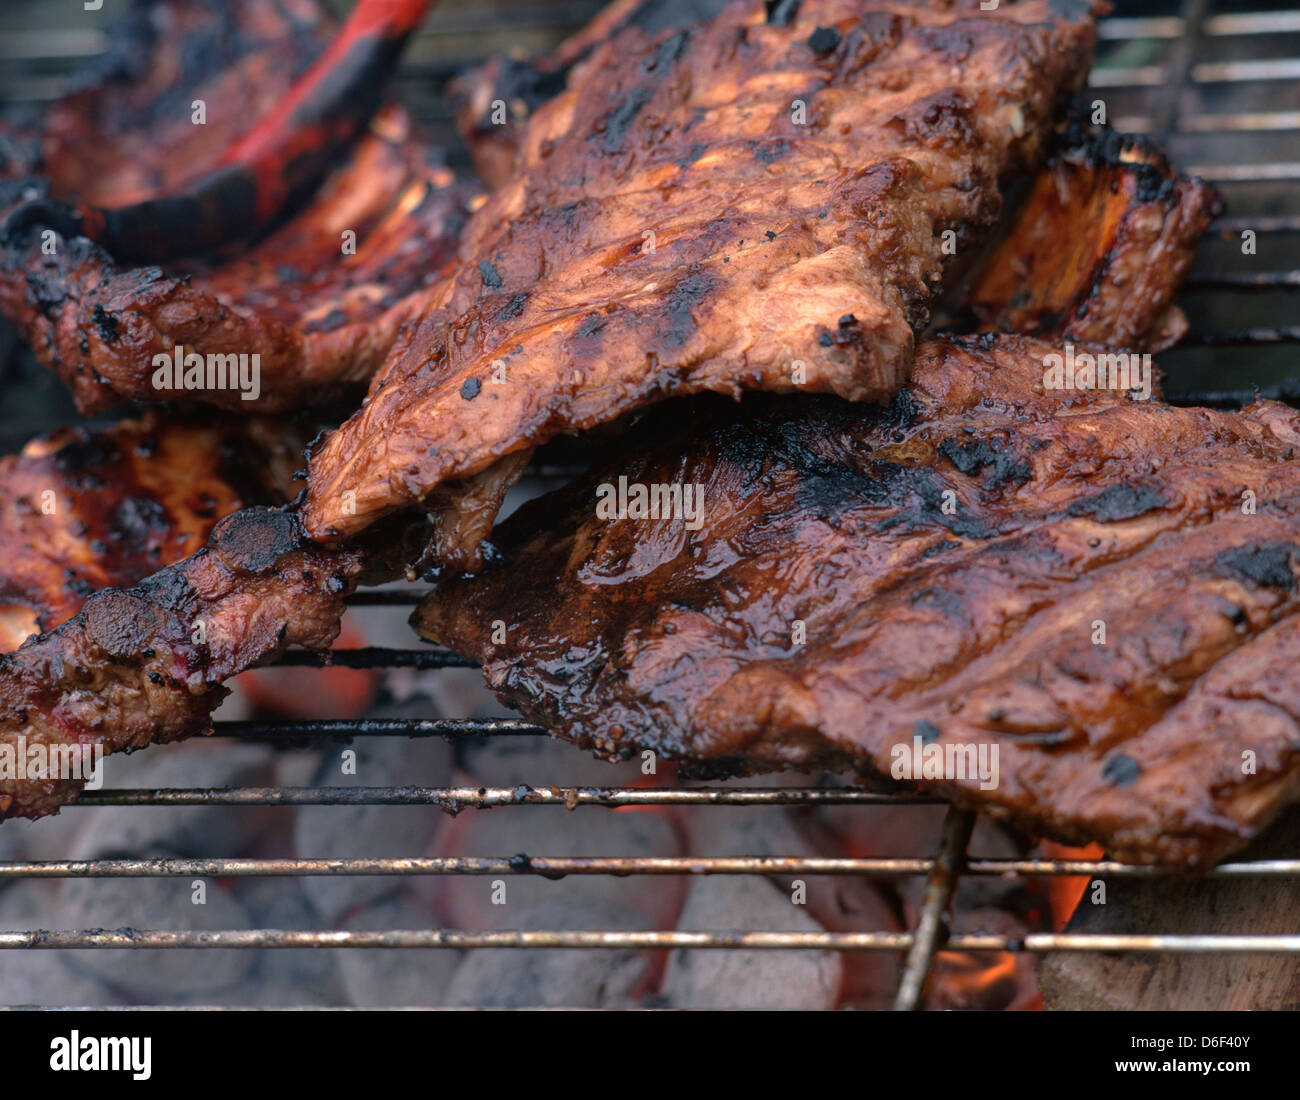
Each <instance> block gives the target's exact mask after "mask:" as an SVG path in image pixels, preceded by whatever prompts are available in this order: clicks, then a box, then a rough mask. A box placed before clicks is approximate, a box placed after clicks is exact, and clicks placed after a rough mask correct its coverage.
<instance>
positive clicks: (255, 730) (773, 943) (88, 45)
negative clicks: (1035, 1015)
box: [0, 0, 1300, 1010]
mask: <svg viewBox="0 0 1300 1100" xmlns="http://www.w3.org/2000/svg"><path fill="white" fill-rule="evenodd" d="M1212 2H1213V0H1185V2H1184V3H1183V4H1182V6H1181V13H1180V15H1178V16H1168V17H1138V18H1128V17H1115V18H1110V19H1106V20H1103V21H1102V22H1101V24H1100V39H1101V43H1102V46H1103V53H1104V47H1105V45H1106V44H1107V43H1116V42H1126V41H1130V40H1133V39H1146V40H1153V41H1157V42H1167V43H1169V49H1168V52H1167V55H1166V56H1165V58H1164V60H1163V62H1162V63H1160V64H1151V65H1131V66H1121V67H1112V66H1107V65H1105V63H1104V60H1103V64H1102V66H1101V67H1099V68H1097V69H1095V70H1094V72H1093V74H1092V77H1091V81H1090V86H1091V87H1092V88H1094V89H1117V90H1133V89H1137V90H1141V89H1144V88H1145V89H1156V88H1159V89H1162V91H1161V93H1160V94H1157V95H1156V97H1155V106H1154V109H1153V110H1152V111H1151V112H1150V115H1149V116H1145V115H1144V116H1131V117H1130V116H1117V117H1115V118H1113V119H1112V122H1113V124H1114V126H1115V128H1116V129H1118V130H1127V131H1133V132H1140V133H1149V134H1152V135H1154V136H1156V137H1157V138H1160V139H1168V138H1169V137H1170V136H1171V135H1194V134H1268V133H1277V132H1285V131H1294V130H1296V129H1300V111H1297V110H1276V111H1271V110H1270V111H1232V112H1225V113H1216V114H1204V113H1199V114H1198V113H1190V114H1186V115H1184V114H1183V113H1182V112H1181V111H1180V105H1181V103H1182V100H1183V98H1184V92H1185V91H1187V90H1188V89H1189V88H1190V89H1195V88H1198V87H1203V86H1209V85H1231V86H1239V85H1245V84H1255V83H1264V84H1267V82H1272V81H1283V80H1295V79H1296V78H1298V77H1300V56H1296V57H1287V58H1263V59H1255V60H1240V59H1236V60H1225V61H1215V60H1200V59H1198V57H1197V50H1198V47H1200V46H1202V45H1205V44H1213V43H1215V42H1220V41H1225V40H1230V39H1236V38H1247V39H1251V40H1262V39H1263V38H1264V37H1265V36H1274V35H1282V36H1285V35H1294V36H1297V37H1296V39H1295V43H1294V49H1295V52H1296V53H1297V54H1300V11H1279V12H1258V13H1225V14H1212V13H1211V12H1210V10H1209V9H1210V7H1211V6H1212ZM599 7H600V4H599V3H560V4H555V5H547V6H537V7H528V8H523V9H518V10H515V11H512V12H511V13H510V19H511V26H512V28H518V29H529V30H543V31H551V32H556V33H558V32H559V31H561V30H569V29H573V28H575V27H576V26H578V25H580V24H581V23H582V22H583V21H585V19H587V18H588V17H590V16H591V15H592V14H594V12H595V11H596V10H598V8H599ZM500 29H501V22H500V17H499V16H498V15H496V14H494V13H492V12H490V11H487V12H481V11H464V10H459V11H438V10H435V13H434V15H433V16H432V17H431V18H430V20H429V21H428V24H427V26H426V29H425V31H424V32H423V33H422V35H421V36H420V38H419V39H418V40H417V42H416V43H415V44H414V46H413V49H412V50H411V56H410V59H409V60H408V62H407V63H406V64H405V65H404V67H403V71H402V73H401V74H400V82H401V87H402V91H403V94H404V97H405V98H407V99H408V101H410V102H412V103H413V105H415V106H417V107H418V108H419V110H420V113H421V114H422V115H423V117H424V119H425V121H426V122H427V123H429V124H430V125H431V126H433V127H434V128H435V129H436V127H437V125H438V124H442V125H443V126H444V127H445V126H446V125H448V123H449V114H448V111H447V108H446V106H445V104H443V103H442V101H441V99H440V98H439V97H438V95H437V94H436V93H437V89H438V87H439V86H440V84H441V82H442V81H444V80H445V79H446V78H447V77H449V76H450V75H452V74H453V73H454V72H455V71H456V70H457V68H458V67H459V66H458V65H456V64H453V63H452V62H451V61H450V60H445V59H444V56H445V55H446V53H447V51H446V50H444V49H441V48H440V46H441V43H442V40H444V39H445V38H447V37H449V36H453V35H454V36H466V35H468V36H471V37H472V36H474V35H478V34H483V33H486V32H492V31H499V30H500ZM103 46H104V40H103V38H102V36H101V35H99V34H98V33H97V32H87V31H82V30H66V29H64V30H55V31H50V32H47V33H46V32H42V33H18V34H12V35H9V36H7V37H6V39H5V40H4V41H3V42H0V57H3V58H4V59H5V60H6V61H7V62H8V63H9V65H8V66H7V67H9V68H10V69H11V72H13V73H16V74H17V76H12V75H11V76H8V77H0V99H3V100H9V101H11V102H12V101H28V102H32V103H39V102H41V101H43V100H48V99H50V98H53V97H54V96H56V95H58V94H59V93H60V92H61V91H62V89H63V87H64V84H65V80H64V76H63V74H62V73H61V72H59V73H56V74H54V75H51V73H50V70H51V69H60V68H62V69H66V68H67V67H68V66H69V65H70V64H71V63H73V62H75V61H78V60H81V59H83V58H85V57H87V56H90V55H93V54H95V53H98V52H99V51H100V50H101V49H102V48H103ZM471 59H472V58H471ZM15 63H17V64H15ZM22 66H26V67H27V68H26V69H23V68H22ZM1182 167H1183V168H1184V170H1186V171H1189V172H1194V173H1196V174H1199V175H1201V176H1203V177H1205V178H1207V179H1209V180H1212V181H1216V182H1220V183H1226V184H1232V185H1253V184H1266V183H1270V182H1276V181H1289V180H1300V160H1298V161H1277V162H1274V161H1259V162H1255V161H1251V162H1248V163H1223V164H1204V165H1200V164H1184V165H1182ZM1247 229H1250V230H1253V231H1255V232H1256V233H1258V234H1261V235H1265V234H1267V235H1274V234H1290V233H1300V210H1297V211H1294V212H1284V213H1276V212H1271V213H1267V214H1261V215H1259V216H1250V215H1232V216H1227V217H1223V218H1220V219H1219V220H1218V221H1217V222H1216V223H1215V224H1214V226H1212V227H1211V230H1210V236H1214V235H1217V236H1219V237H1221V238H1225V239H1235V237H1236V236H1237V234H1238V233H1240V232H1242V231H1243V230H1247ZM1296 289H1300V270H1281V271H1268V272H1264V273H1260V274H1250V275H1241V274H1227V275H1197V276H1194V277H1193V278H1192V279H1191V280H1190V281H1189V283H1188V290H1194V291H1205V292H1213V293H1215V294H1220V295H1257V294H1260V293H1266V292H1279V291H1280V292H1288V291H1294V290H1296ZM1294 343H1300V325H1294V324H1285V323H1283V324H1267V325H1254V326H1250V327H1246V328H1241V329H1236V330H1221V331H1210V332H1199V333H1198V332H1193V333H1191V334H1189V336H1188V338H1187V339H1186V340H1185V341H1184V344H1183V345H1181V346H1187V347H1197V346H1200V347H1225V346H1235V347H1260V346H1267V345H1276V344H1294ZM1256 393H1262V394H1263V395H1265V396H1272V397H1276V398H1277V399H1280V400H1289V401H1291V402H1293V403H1296V402H1297V401H1298V400H1300V379H1292V380H1286V381H1283V382H1280V383H1275V384H1273V385H1269V386H1261V387H1259V388H1258V389H1253V388H1252V389H1223V390H1214V391H1210V390H1202V391H1196V390H1185V391H1181V392H1180V393H1178V394H1177V395H1176V398H1175V399H1176V400H1178V401H1179V402H1181V403H1205V404H1211V405H1235V404H1241V403H1244V402H1248V401H1249V400H1250V399H1251V398H1252V397H1253V396H1254V395H1255V394H1256ZM545 472H546V473H547V474H551V473H563V472H564V470H563V469H558V470H551V469H548V470H546V471H545ZM421 595H422V593H421V592H418V591H415V590H413V589H410V588H402V589H396V590H394V589H381V590H376V591H370V592H362V593H358V594H357V595H356V596H354V597H353V598H352V600H351V601H350V604H351V605H352V606H356V607H393V608H409V607H411V606H413V604H414V603H415V602H417V601H418V600H419V598H420V596H421ZM280 663H281V664H282V665H287V666H306V667H315V666H321V665H324V664H327V663H328V664H331V665H335V666H340V667H345V668H356V669H398V668H405V669H417V670H432V669H443V668H466V667H474V664H473V662H471V661H467V660H464V659H463V658H460V657H458V656H457V655H455V654H453V653H449V652H447V651H443V650H438V649H434V648H432V647H427V648H418V649H417V648H410V649H391V648H380V647H366V648H360V649H350V650H335V651H334V652H333V653H332V654H330V655H329V656H328V658H326V659H321V658H319V657H316V656H315V655H312V654H307V653H297V652H295V653H290V654H287V655H286V656H285V657H284V659H283V660H282V661H281V662H280ZM545 734H546V731H545V730H543V729H542V728H540V727H538V726H535V725H531V724H529V723H526V722H521V721H515V720H509V719H490V720H475V719H459V720H455V719H453V720H418V719H369V718H363V719H357V720H342V719H326V720H311V721H307V720H304V721H283V722H247V721H241V722H234V721H220V722H217V723H216V727H215V734H214V736H217V737H226V738H232V739H240V738H259V739H262V738H272V739H275V738H283V739H286V740H289V741H297V740H302V739H306V740H312V739H315V740H326V739H333V740H351V739H353V738H355V737H442V738H445V739H448V740H462V739H472V738H479V737H535V736H544V735H545ZM905 803H906V804H941V800H939V799H935V798H932V797H929V796H923V795H886V794H880V793H875V792H870V791H865V790H856V789H848V788H839V787H801V788H800V787H796V788H787V787H770V788H755V787H746V788H730V787H724V786H703V787H693V788H642V787H594V786H585V787H553V786H546V787H531V786H526V785H523V786H515V787H509V788H507V787H419V786H400V787H346V788H343V787H235V788H222V789H213V788H201V787H198V788H185V789H118V790H100V791H86V792H84V793H83V794H82V795H81V797H80V799H79V800H78V802H77V803H75V804H73V807H72V811H73V812H75V808H76V806H106V805H119V806H121V805H129V806H157V807H168V806H193V805H212V806H242V807H248V806H315V805H321V806H324V805H358V804H360V805H429V806H437V807H439V808H441V809H443V810H445V811H449V812H460V811H462V810H467V809H489V808H499V807H511V806H520V805H543V806H552V807H563V808H565V809H568V810H572V809H575V808H576V807H578V806H602V807H609V808H617V807H628V806H717V807H727V806H809V805H853V806H862V807H864V808H865V807H870V806H878V805H898V804H905ZM973 824H974V815H972V814H970V813H967V812H965V811H961V810H958V809H956V808H954V807H949V812H948V815H947V818H946V820H945V823H944V828H943V836H942V841H941V843H940V846H939V849H938V851H936V852H935V854H934V855H933V856H932V857H929V858H888V857H882V858H802V857H801V858H783V857H699V858H692V857H680V858H631V857H585V858H583V857H565V858H551V857H546V856H544V855H517V856H510V857H490V856H489V857H459V858H409V859H406V858H360V859H233V858H232V859H225V858H202V859H99V860H84V861H76V860H45V861H25V862H7V863H2V862H0V883H2V882H4V881H6V880H13V879H24V878H46V879H59V878H167V877H188V876H209V877H217V876H220V877H301V876H361V875H376V876H428V875H506V876H509V875H540V876H545V877H550V878H562V877H565V876H568V875H616V876H620V877H626V876H654V875H773V874H801V875H869V876H876V877H891V876H893V877H904V876H924V877H925V879H926V887H925V892H924V896H923V902H922V905H921V908H920V912H919V915H918V919H917V921H916V925H915V927H914V929H913V930H912V931H907V932H892V931H881V932H852V933H848V932H827V931H822V932H747V931H743V930H739V929H737V930H734V931H726V932H693V931H680V930H678V931H563V930H562V931H473V930H468V931H466V930H447V929H427V930H416V931H410V930H391V931H389V930H382V931H335V930H309V931H300V930H292V931H290V930H281V929H270V928H259V929H248V930H222V931H169V930H165V929H151V930H143V929H116V930H104V929H85V930H56V931H47V930H30V931H18V932H0V949H23V948H25V949H46V950H51V949H53V950H57V949H73V948H75V949H85V948H101V949H121V948H132V949H147V948H174V949H215V948H247V949H254V948H345V947H348V948H358V947H359V948H379V949H400V948H456V949H469V948H514V949H544V948H570V949H578V948H609V949H614V948H632V949H654V950H663V949H679V948H685V949H692V950H735V949H747V950H754V949H757V950H791V949H805V950H810V951H846V952H848V951H896V952H903V953H906V964H905V966H904V967H903V970H902V975H901V978H900V982H899V987H898V989H897V992H896V996H895V1001H894V1007H895V1008H896V1009H901V1010H911V1009H916V1008H920V1007H923V1004H924V992H925V985H926V981H927V979H928V977H929V975H930V972H931V968H932V965H933V962H934V959H935V956H936V955H937V954H938V953H940V952H942V951H946V950H950V951H963V952H1029V953H1035V954H1045V953H1049V952H1057V951H1075V952H1155V953H1167V952H1182V953H1203V952H1223V953H1254V952H1265V953H1278V954H1287V955H1292V954H1300V934H1296V935H1170V934H1161V933H1158V932H1157V933H1153V934H1149V935H1131V934H1130V935H1096V934H1090V935H1079V934H1070V933H1059V934H1050V933H1029V934H1026V935H1023V936H1021V937H1019V938H1012V937H1009V936H1006V935H996V934H986V933H979V934H956V933H953V934H950V933H949V932H948V929H947V926H946V910H947V907H948V905H949V902H950V901H951V898H952V895H953V893H954V891H955V889H956V888H957V886H958V884H959V882H960V880H961V878H962V877H963V876H976V877H980V876H983V877H989V876H992V877H1002V876H1025V877H1036V878H1047V879H1050V878H1059V877H1068V876H1087V877H1089V878H1093V879H1096V878H1101V879H1106V878H1114V879H1137V878H1155V877H1161V876H1167V875H1169V874H1170V872H1167V871H1164V870H1162V869H1161V868H1156V867H1147V866H1136V865H1130V864H1124V863H1119V862H1116V861H1111V860H1086V859H1056V860H1053V859H981V858H975V857H971V856H970V855H969V854H968V852H967V846H968V843H969V840H970V835H971V830H972V827H973ZM1206 877H1208V878H1212V879H1239V878H1256V877H1262V878H1296V877H1300V858H1297V859H1271V860H1258V861H1250V862H1246V861H1242V862H1232V863H1226V864H1223V865H1221V866H1219V867H1217V868H1215V869H1213V870H1212V871H1209V872H1208V873H1207V876H1206Z"/></svg>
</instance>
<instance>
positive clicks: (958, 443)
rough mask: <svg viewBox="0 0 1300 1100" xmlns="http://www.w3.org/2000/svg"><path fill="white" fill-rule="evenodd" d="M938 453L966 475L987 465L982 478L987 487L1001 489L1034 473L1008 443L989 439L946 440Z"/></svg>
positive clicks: (1026, 479) (970, 474)
mask: <svg viewBox="0 0 1300 1100" xmlns="http://www.w3.org/2000/svg"><path fill="white" fill-rule="evenodd" d="M939 453H940V454H941V455H943V457H944V458H946V459H947V460H948V461H949V462H951V463H952V464H953V465H954V466H956V467H957V469H958V470H960V471H961V472H962V473H963V474H965V475H966V476H967V477H973V476H974V475H975V474H977V473H979V472H980V471H981V470H983V469H984V468H985V467H986V466H987V467H990V469H989V472H988V473H987V475H986V476H985V478H984V484H985V486H986V487H987V488H989V489H1000V488H1002V487H1003V486H1004V485H1006V484H1007V483H1008V482H1012V481H1016V482H1023V481H1028V480H1029V478H1030V476H1031V475H1032V474H1033V472H1034V470H1033V467H1032V466H1031V465H1030V464H1029V463H1028V462H1027V461H1025V460H1024V459H1022V458H1021V457H1020V456H1019V455H1017V454H1016V452H1015V450H1014V449H1013V448H1012V447H1011V445H1010V444H1008V443H1006V442H1000V441H995V440H992V439H973V440H967V441H962V440H958V439H945V440H944V441H943V442H942V443H940V444H939Z"/></svg>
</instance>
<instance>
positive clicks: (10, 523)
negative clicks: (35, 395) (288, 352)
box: [0, 412, 305, 652]
mask: <svg viewBox="0 0 1300 1100" xmlns="http://www.w3.org/2000/svg"><path fill="white" fill-rule="evenodd" d="M304 442H305V438H303V437H301V436H300V435H299V434H298V433H297V432H296V431H295V430H294V429H293V428H292V427H290V426H289V425H286V424H283V423H280V422H276V421H267V420H262V419H259V418H239V419H231V418H227V419H219V420H213V419H212V418H209V419H208V422H206V423H203V424H200V423H197V422H195V421H192V420H186V419H184V418H181V417H177V416H175V415H172V416H170V417H164V416H162V415H161V414H159V413H155V412H150V413H147V414H145V415H144V416H142V417H141V418H139V419H135V420H124V421H121V422H119V423H117V424H115V425H113V426H112V427H109V428H103V429H99V430H90V429H85V428H69V429H64V430H61V431H57V432H53V433H51V434H49V435H46V436H42V437H41V438H39V439H35V440H33V441H32V442H31V443H29V444H28V445H27V446H26V447H24V448H23V450H22V453H21V454H18V455H11V456H8V457H6V458H3V459H0V652H9V651H10V650H14V649H17V648H18V646H19V645H20V644H21V643H22V641H23V640H24V639H25V638H26V637H27V636H28V635H29V634H34V633H39V632H40V631H43V630H49V629H51V628H52V627H54V626H57V625H58V624H59V623H61V622H63V621H64V620H65V619H69V618H71V617H72V616H73V615H75V614H76V613H77V611H78V610H80V608H81V605H82V604H83V603H84V602H85V600H86V597H87V596H88V595H90V593H92V592H96V591H98V590H100V589H102V588H109V587H127V586H130V585H132V584H135V583H136V582H137V581H139V580H142V579H143V578H145V577H147V576H148V575H149V574H151V573H154V572H156V571H157V570H159V569H161V568H162V567H163V566H166V565H171V564H172V563H174V562H177V561H180V560H181V559H182V558H185V557H188V556H189V555H190V554H192V553H194V552H195V551H196V550H198V549H199V548H200V547H201V546H203V545H204V544H205V543H206V542H207V540H208V535H209V533H210V532H211V530H212V527H213V525H214V524H215V523H216V522H217V521H218V520H219V519H221V518H222V517H223V516H226V515H229V514H230V513H231V512H234V511H236V510H238V509H239V508H242V507H244V506H245V505H249V504H279V503H283V502H284V501H285V500H287V499H288V498H289V497H290V496H292V495H293V489H292V475H293V471H294V467H295V462H296V461H297V460H298V456H299V454H300V452H301V448H302V446H303V444H304Z"/></svg>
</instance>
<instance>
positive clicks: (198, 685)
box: [0, 508, 400, 820]
mask: <svg viewBox="0 0 1300 1100" xmlns="http://www.w3.org/2000/svg"><path fill="white" fill-rule="evenodd" d="M376 534H377V535H378V534H379V532H376ZM390 534H391V533H390ZM379 545H380V546H383V547H384V552H383V554H377V555H372V554H368V553H367V552H366V551H365V550H364V549H363V548H361V547H358V546H354V547H352V548H350V549H347V550H327V549H325V548H323V547H320V546H317V545H315V544H314V543H311V542H309V541H308V540H307V539H306V538H305V537H304V536H303V534H302V529H301V526H300V524H299V522H298V519H297V516H296V515H295V514H294V513H293V512H292V511H276V510H273V509H268V508H247V509H244V510H243V511H240V512H236V513H235V514H234V515H232V516H228V517H226V518H225V519H223V520H222V521H221V522H220V523H219V524H217V526H216V528H215V529H214V531H213V532H212V537H211V539H210V540H209V543H208V545H207V546H205V547H204V548H203V549H201V550H200V551H199V552H198V553H196V554H194V555H192V556H191V557H189V558H187V559H185V560H184V561H182V562H179V563H177V564H176V565H172V566H168V567H167V568H166V569H163V570H160V571H159V572H158V573H156V574H154V575H153V576H151V577H149V578H148V579H147V580H145V581H143V582H141V583H140V584H138V585H136V586H135V587H133V588H126V589H109V590H107V591H104V592H99V593H96V594H95V595H93V596H91V597H90V599H89V600H87V601H86V605H85V607H83V608H82V609H81V611H80V612H78V613H77V615H76V616H75V617H73V618H72V619H70V620H68V621H67V622H66V623H64V624H62V625H61V626H59V627H57V628H56V629H55V630H53V631H51V632H50V633H48V634H42V635H40V636H39V637H37V638H34V639H32V640H30V641H28V642H27V643H26V644H24V645H23V646H22V647H21V648H19V649H18V650H17V651H16V652H14V653H10V654H5V655H3V656H0V760H2V759H4V758H5V757H6V756H7V757H8V758H9V759H10V760H11V761H12V760H13V759H16V756H17V754H18V753H19V752H21V751H26V752H28V753H30V752H31V751H32V749H33V747H34V746H41V747H43V748H44V749H45V751H46V752H47V753H51V750H53V749H54V748H56V747H61V746H66V747H70V746H74V745H79V746H81V747H82V749H83V750H85V749H89V748H90V747H91V746H95V745H99V746H102V749H103V752H104V753H105V754H108V753H114V752H121V751H123V750H126V749H133V748H142V747H144V746H145V745H148V744H150V743H151V742H154V741H157V742H167V741H176V740H180V739H181V738H185V737H189V736H191V735H193V734H197V733H205V732H208V731H209V730H210V729H211V715H212V711H213V710H214V709H215V708H216V706H217V705H218V704H219V703H220V702H221V700H222V699H223V698H224V697H225V695H226V689H225V688H224V687H223V686H222V685H223V681H225V680H227V679H229V678H230V677H231V676H234V675H235V674H236V673H239V672H243V671H244V670H245V669H248V668H253V667H255V666H256V665H259V664H263V663H265V662H267V661H270V660H274V659H275V658H276V657H277V656H278V655H279V654H281V653H282V652H283V651H284V650H285V649H287V648H289V647H290V646H305V647H307V648H310V649H316V650H324V649H327V648H328V647H329V646H330V644H331V643H332V642H333V641H334V638H335V636H336V635H337V634H338V630H339V619H340V618H341V616H342V614H343V611H344V600H345V599H346V597H347V596H348V595H349V594H350V593H351V592H352V591H353V589H354V588H355V587H356V584H357V582H358V580H359V579H361V578H362V577H363V576H366V575H367V572H368V571H369V570H371V569H374V570H378V573H377V574H376V575H375V576H374V577H373V578H372V579H381V578H382V577H384V576H386V575H387V574H386V573H385V572H384V565H383V561H384V556H385V555H386V554H387V553H389V552H390V551H391V548H392V547H393V546H400V539H398V540H393V539H391V538H390V539H387V540H383V539H381V540H380V542H379ZM50 759H55V757H54V756H53V755H51V756H50ZM106 767H107V768H108V769H109V770H110V774H111V767H112V765H111V764H109V765H106ZM81 786H82V781H81V780H80V779H76V778H67V777H66V776H61V777H58V778H39V779H37V778H32V777H30V776H28V777H25V778H19V777H15V776H13V775H9V776H5V775H4V774H3V772H0V820H2V819H3V818H5V817H43V816H45V815H46V814H50V813H55V812H57V810H58V808H59V806H60V805H62V804H63V803H64V802H67V801H69V800H70V799H72V798H74V797H75V796H76V793H77V791H78V790H79V789H80V788H81Z"/></svg>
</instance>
